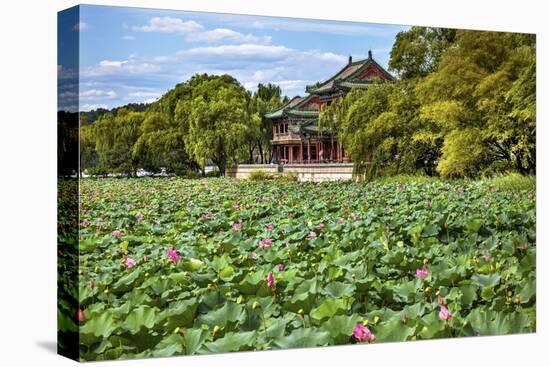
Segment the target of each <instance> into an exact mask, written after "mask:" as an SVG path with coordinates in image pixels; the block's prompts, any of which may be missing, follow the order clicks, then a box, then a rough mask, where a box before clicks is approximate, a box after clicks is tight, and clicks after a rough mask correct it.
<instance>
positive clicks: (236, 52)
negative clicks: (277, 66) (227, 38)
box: [182, 43, 294, 58]
mask: <svg viewBox="0 0 550 367" xmlns="http://www.w3.org/2000/svg"><path fill="white" fill-rule="evenodd" d="M293 51H294V50H293V49H291V48H288V47H285V46H273V45H259V44H253V43H243V44H241V45H221V46H206V47H195V48H190V49H188V50H186V51H183V52H182V53H183V54H188V55H204V56H225V57H231V56H256V57H260V58H262V57H282V56H285V55H289V54H290V53H292V52H293Z"/></svg>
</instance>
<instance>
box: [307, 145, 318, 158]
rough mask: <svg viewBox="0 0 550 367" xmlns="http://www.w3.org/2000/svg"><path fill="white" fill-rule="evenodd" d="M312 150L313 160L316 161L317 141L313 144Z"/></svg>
mask: <svg viewBox="0 0 550 367" xmlns="http://www.w3.org/2000/svg"><path fill="white" fill-rule="evenodd" d="M309 149H310V150H311V160H312V161H316V160H317V146H316V145H315V143H313V144H311V146H310V148H309Z"/></svg>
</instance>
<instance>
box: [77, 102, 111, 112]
mask: <svg viewBox="0 0 550 367" xmlns="http://www.w3.org/2000/svg"><path fill="white" fill-rule="evenodd" d="M99 108H104V109H108V108H109V107H108V106H107V105H106V104H104V103H87V104H83V105H80V111H83V112H88V111H92V110H97V109H99Z"/></svg>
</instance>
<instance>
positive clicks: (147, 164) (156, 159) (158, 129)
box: [132, 110, 198, 175]
mask: <svg viewBox="0 0 550 367" xmlns="http://www.w3.org/2000/svg"><path fill="white" fill-rule="evenodd" d="M140 129H141V135H140V137H139V138H138V140H137V141H136V143H135V144H134V147H133V150H132V154H133V157H134V159H136V160H138V161H139V162H140V166H141V167H142V168H144V169H145V170H147V171H148V172H160V171H162V170H163V169H164V170H165V172H166V173H175V174H177V175H181V174H186V173H187V171H189V170H197V169H198V165H197V164H196V163H195V162H194V161H192V160H190V158H189V156H188V154H187V153H186V151H185V144H184V139H183V137H184V135H183V131H182V129H181V128H180V127H179V126H178V125H177V124H176V123H175V121H174V119H171V118H170V117H169V116H168V115H167V114H165V113H163V112H158V111H156V110H150V111H147V112H146V113H145V118H144V120H143V124H142V125H141V128H140Z"/></svg>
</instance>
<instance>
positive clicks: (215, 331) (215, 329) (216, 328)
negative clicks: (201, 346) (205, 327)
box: [212, 325, 221, 335]
mask: <svg viewBox="0 0 550 367" xmlns="http://www.w3.org/2000/svg"><path fill="white" fill-rule="evenodd" d="M220 330H221V328H220V327H219V325H216V326H214V330H213V331H212V334H214V335H216V334H217V333H218V332H220Z"/></svg>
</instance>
